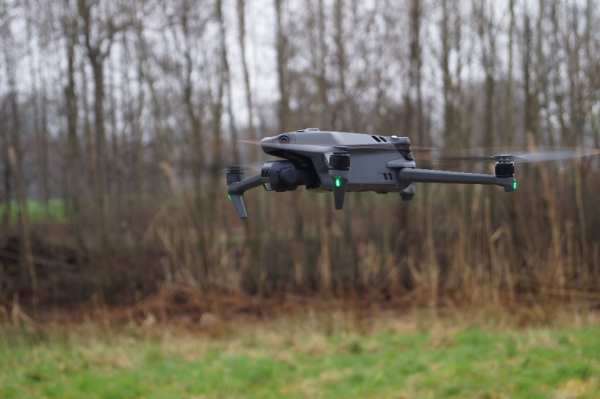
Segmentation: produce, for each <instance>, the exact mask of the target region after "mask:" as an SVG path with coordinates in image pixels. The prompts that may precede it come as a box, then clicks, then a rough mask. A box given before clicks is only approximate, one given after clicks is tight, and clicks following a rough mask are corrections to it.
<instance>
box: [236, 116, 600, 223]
mask: <svg viewBox="0 0 600 399" xmlns="http://www.w3.org/2000/svg"><path fill="white" fill-rule="evenodd" d="M240 141H243V140H240ZM245 142H246V143H252V144H258V145H260V146H261V148H262V150H263V151H264V152H265V153H266V154H268V155H271V156H275V157H278V158H280V159H278V160H273V161H267V162H265V163H264V164H263V165H262V167H261V170H260V174H257V175H255V176H252V177H250V178H248V179H244V167H242V166H239V165H235V166H229V167H228V168H227V173H226V177H227V193H228V197H229V199H230V200H231V201H232V202H233V205H234V207H235V210H236V212H237V214H238V215H239V217H240V218H242V219H245V218H247V217H248V214H247V213H246V208H245V206H244V200H243V195H244V192H246V191H248V190H250V189H252V188H255V187H258V186H262V187H263V188H264V189H265V190H266V191H275V192H285V191H294V190H296V189H297V188H298V187H300V186H305V187H306V189H307V190H308V191H311V192H333V202H334V206H335V209H336V210H341V209H343V208H344V198H345V196H346V193H347V192H366V191H374V192H376V193H379V194H387V193H397V194H400V197H401V199H402V201H410V200H412V199H413V197H414V196H415V194H416V190H415V185H414V183H447V184H484V185H496V186H500V187H502V188H504V191H505V192H512V191H515V190H516V189H517V180H516V178H515V163H526V162H543V161H551V160H563V159H568V158H575V157H580V156H586V155H593V154H597V153H599V151H596V150H593V151H583V150H562V151H545V152H544V151H541V152H540V151H536V152H524V153H516V154H500V155H492V156H460V155H459V156H447V157H439V158H438V159H440V160H449V161H470V160H476V161H493V162H495V168H494V171H495V174H493V175H492V174H480V173H464V172H450V171H443V170H431V169H419V168H417V167H416V163H415V156H414V154H413V148H412V147H411V143H410V140H409V138H408V137H397V136H380V135H370V134H363V133H346V132H333V131H320V130H319V129H318V128H307V129H303V130H297V131H295V132H288V133H282V134H279V135H277V136H273V137H265V138H263V139H262V140H260V141H256V142H252V141H245ZM424 151H430V149H424Z"/></svg>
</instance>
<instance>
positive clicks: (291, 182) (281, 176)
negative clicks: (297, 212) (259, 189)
mask: <svg viewBox="0 0 600 399" xmlns="http://www.w3.org/2000/svg"><path fill="white" fill-rule="evenodd" d="M261 176H262V178H263V187H264V188H265V190H267V191H278V192H282V191H293V190H295V189H296V188H298V186H299V185H302V184H307V183H310V181H311V180H312V179H311V174H310V173H309V171H308V170H306V169H302V168H300V167H298V166H297V165H296V164H295V163H294V162H292V161H275V162H270V163H267V164H265V165H263V168H262V170H261Z"/></svg>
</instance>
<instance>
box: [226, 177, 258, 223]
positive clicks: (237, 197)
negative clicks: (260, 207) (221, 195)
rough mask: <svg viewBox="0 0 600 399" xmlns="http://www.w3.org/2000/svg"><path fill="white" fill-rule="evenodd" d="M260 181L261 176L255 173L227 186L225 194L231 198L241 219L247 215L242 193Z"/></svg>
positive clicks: (256, 185)
mask: <svg viewBox="0 0 600 399" xmlns="http://www.w3.org/2000/svg"><path fill="white" fill-rule="evenodd" d="M261 183H262V177H261V176H260V175H256V176H252V177H249V178H248V179H246V180H241V181H237V182H231V183H230V184H229V185H228V186H227V194H228V195H229V199H231V202H233V206H234V207H235V210H236V212H237V214H238V215H239V217H240V218H241V219H246V218H247V217H248V213H246V207H245V206H244V199H243V198H242V195H243V194H244V192H245V191H248V190H250V189H252V188H254V187H258V186H260V185H261Z"/></svg>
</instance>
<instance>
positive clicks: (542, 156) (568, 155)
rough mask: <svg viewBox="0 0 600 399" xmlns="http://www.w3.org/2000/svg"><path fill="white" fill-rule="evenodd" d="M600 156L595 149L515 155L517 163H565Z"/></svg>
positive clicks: (599, 152)
mask: <svg viewBox="0 0 600 399" xmlns="http://www.w3.org/2000/svg"><path fill="white" fill-rule="evenodd" d="M598 154H600V151H599V150H594V149H579V150H556V151H540V152H529V153H523V154H515V163H531V162H548V161H564V160H567V159H575V158H582V157H589V156H592V155H598Z"/></svg>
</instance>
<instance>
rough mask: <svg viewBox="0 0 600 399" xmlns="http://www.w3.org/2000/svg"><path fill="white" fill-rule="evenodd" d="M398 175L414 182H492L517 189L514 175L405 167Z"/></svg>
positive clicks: (508, 189)
mask: <svg viewBox="0 0 600 399" xmlns="http://www.w3.org/2000/svg"><path fill="white" fill-rule="evenodd" d="M398 177H399V178H400V180H404V181H408V182H412V183H454V184H491V185H496V186H502V187H504V191H507V192H508V191H513V190H514V189H516V180H515V178H514V176H510V177H498V176H495V175H486V174H479V173H463V172H446V171H442V170H428V169H416V168H403V169H400V171H399V172H398Z"/></svg>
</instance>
